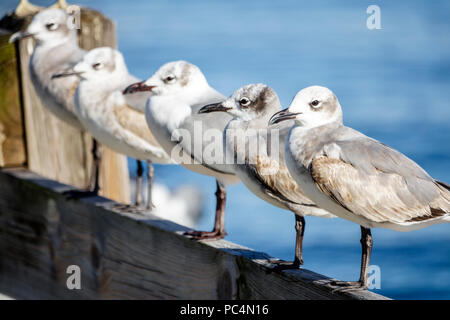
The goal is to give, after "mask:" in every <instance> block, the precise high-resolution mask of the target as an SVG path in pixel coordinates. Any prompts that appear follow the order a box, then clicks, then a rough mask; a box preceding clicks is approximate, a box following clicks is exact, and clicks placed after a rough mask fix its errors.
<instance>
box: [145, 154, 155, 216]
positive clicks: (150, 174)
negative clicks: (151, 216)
mask: <svg viewBox="0 0 450 320" xmlns="http://www.w3.org/2000/svg"><path fill="white" fill-rule="evenodd" d="M147 164H148V173H147V178H148V185H147V206H146V209H147V210H152V209H153V208H154V207H155V206H154V205H153V201H152V187H153V176H154V175H155V170H154V168H153V164H152V162H151V161H150V160H148V161H147Z"/></svg>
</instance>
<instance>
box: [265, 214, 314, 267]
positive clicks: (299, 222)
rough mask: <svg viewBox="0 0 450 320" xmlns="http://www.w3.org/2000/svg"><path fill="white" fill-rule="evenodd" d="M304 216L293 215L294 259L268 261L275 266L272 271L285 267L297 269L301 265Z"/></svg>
mask: <svg viewBox="0 0 450 320" xmlns="http://www.w3.org/2000/svg"><path fill="white" fill-rule="evenodd" d="M305 226H306V222H305V218H304V217H303V216H298V215H295V231H296V237H295V255H294V261H292V262H291V261H282V260H276V261H270V262H271V263H273V264H275V265H276V266H275V267H274V268H273V269H272V270H274V271H280V270H286V269H298V268H300V266H301V265H303V236H304V234H305Z"/></svg>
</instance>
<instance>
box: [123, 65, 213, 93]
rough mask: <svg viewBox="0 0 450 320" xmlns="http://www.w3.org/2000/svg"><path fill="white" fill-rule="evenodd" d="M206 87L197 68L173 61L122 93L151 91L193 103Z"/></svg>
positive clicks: (203, 77) (205, 82)
mask: <svg viewBox="0 0 450 320" xmlns="http://www.w3.org/2000/svg"><path fill="white" fill-rule="evenodd" d="M208 87H209V85H208V82H207V81H206V78H205V76H204V75H203V73H202V72H201V71H200V69H199V68H198V67H197V66H195V65H193V64H191V63H189V62H186V61H174V62H169V63H166V64H164V65H163V66H162V67H160V68H159V69H158V71H156V72H155V73H154V74H153V75H152V76H151V77H150V78H149V79H147V80H146V81H142V82H138V83H135V84H132V85H130V86H129V87H128V88H126V89H125V90H124V92H123V93H124V94H132V93H134V92H139V91H151V92H152V93H153V95H157V96H170V95H173V96H178V97H179V98H181V99H187V100H189V98H192V99H193V100H194V101H195V99H196V97H197V96H198V95H201V94H202V92H204V91H203V90H205V89H207V88H208Z"/></svg>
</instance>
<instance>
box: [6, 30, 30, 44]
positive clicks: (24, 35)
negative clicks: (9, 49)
mask: <svg viewBox="0 0 450 320" xmlns="http://www.w3.org/2000/svg"><path fill="white" fill-rule="evenodd" d="M32 36H33V34H32V33H29V32H28V31H18V32H16V33H14V34H13V35H12V36H11V37H10V38H9V41H8V42H9V43H13V42H16V41H19V40H21V39H25V38H29V37H32Z"/></svg>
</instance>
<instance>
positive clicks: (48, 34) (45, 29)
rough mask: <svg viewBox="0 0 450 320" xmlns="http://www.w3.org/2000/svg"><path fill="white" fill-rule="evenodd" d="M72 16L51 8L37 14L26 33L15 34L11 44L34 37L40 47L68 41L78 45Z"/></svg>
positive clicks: (10, 40)
mask: <svg viewBox="0 0 450 320" xmlns="http://www.w3.org/2000/svg"><path fill="white" fill-rule="evenodd" d="M70 19H71V18H70V16H69V15H68V14H67V13H66V12H65V11H64V10H62V9H57V8H50V9H45V10H42V11H40V12H39V13H37V14H36V15H35V16H34V17H33V20H32V21H31V23H30V24H29V25H28V27H27V28H26V29H25V31H19V32H16V33H14V34H13V35H12V36H11V38H10V39H9V42H14V41H17V40H20V39H23V38H27V37H33V38H34V39H35V40H36V41H37V44H38V45H44V46H49V47H53V46H57V45H59V44H61V43H64V42H66V41H68V40H70V41H74V42H75V43H76V39H77V38H76V37H77V35H76V30H75V28H73V26H72V24H71V23H70V22H71V20H70Z"/></svg>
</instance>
